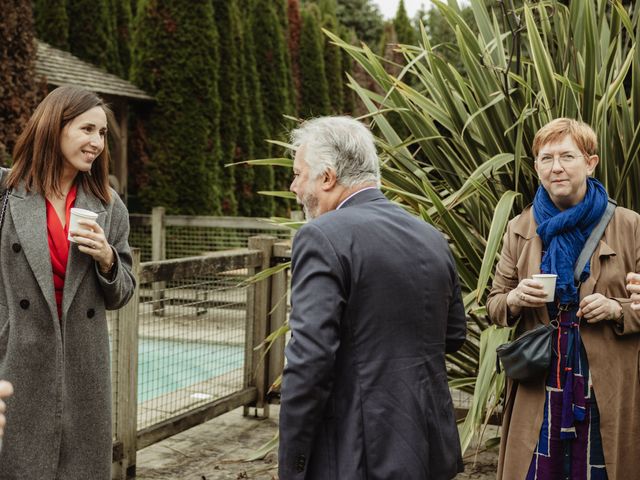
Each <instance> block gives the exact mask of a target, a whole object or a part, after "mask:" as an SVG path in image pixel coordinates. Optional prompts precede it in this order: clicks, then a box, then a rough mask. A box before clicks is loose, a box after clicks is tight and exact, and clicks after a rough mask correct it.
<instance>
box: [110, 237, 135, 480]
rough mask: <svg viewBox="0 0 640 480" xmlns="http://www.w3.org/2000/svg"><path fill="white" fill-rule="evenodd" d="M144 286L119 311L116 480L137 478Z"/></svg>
mask: <svg viewBox="0 0 640 480" xmlns="http://www.w3.org/2000/svg"><path fill="white" fill-rule="evenodd" d="M132 253H133V268H132V271H133V275H134V276H135V278H136V279H137V278H139V272H140V249H138V248H134V249H132ZM139 303H140V284H139V283H136V288H135V291H134V294H133V297H132V298H131V300H130V301H129V303H128V304H127V305H125V306H124V307H122V308H121V309H120V310H119V312H118V320H117V322H118V328H117V331H116V336H115V338H114V339H113V341H114V343H115V344H116V349H115V355H116V357H115V358H116V372H115V377H116V402H115V405H114V410H115V418H116V422H115V429H114V432H115V437H116V441H117V442H118V443H120V444H121V445H122V447H121V452H122V458H120V459H119V460H118V461H117V462H116V463H114V464H113V468H112V472H113V473H112V479H113V480H116V479H117V480H124V479H126V478H133V477H135V471H136V452H137V445H136V440H137V429H138V305H139Z"/></svg>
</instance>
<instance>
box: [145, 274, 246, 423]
mask: <svg viewBox="0 0 640 480" xmlns="http://www.w3.org/2000/svg"><path fill="white" fill-rule="evenodd" d="M245 279H246V270H245V271H244V272H241V271H237V272H224V273H221V274H213V275H202V276H198V277H194V278H189V279H185V280H183V281H172V282H168V283H167V284H166V286H165V287H164V288H158V287H157V286H156V285H154V284H153V283H149V284H145V285H142V286H141V291H140V306H139V311H140V314H139V330H138V335H139V336H138V339H139V340H138V429H143V428H146V427H148V426H150V425H154V424H156V423H159V422H161V421H164V420H166V419H168V418H171V417H173V416H176V415H179V414H181V413H183V412H186V411H188V410H191V409H193V408H196V407H198V406H199V405H203V404H206V403H209V402H211V401H213V400H216V399H218V398H222V397H224V396H226V395H229V394H231V393H233V392H235V391H237V390H240V389H241V388H242V387H243V381H244V368H245V358H244V357H245V355H244V352H245V338H246V323H247V322H246V312H247V289H246V287H239V286H238V284H239V283H240V282H242V281H243V280H245Z"/></svg>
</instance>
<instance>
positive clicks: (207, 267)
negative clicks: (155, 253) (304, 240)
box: [139, 248, 262, 284]
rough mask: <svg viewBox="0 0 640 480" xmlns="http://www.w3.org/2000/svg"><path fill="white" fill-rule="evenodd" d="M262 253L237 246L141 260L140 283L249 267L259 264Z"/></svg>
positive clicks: (178, 278)
mask: <svg viewBox="0 0 640 480" xmlns="http://www.w3.org/2000/svg"><path fill="white" fill-rule="evenodd" d="M261 262H262V253H261V252H260V251H257V250H248V249H246V248H239V249H236V250H224V251H220V252H212V253H207V254H206V255H201V256H198V257H184V258H175V259H171V260H163V261H160V262H143V263H142V264H141V265H140V276H139V281H140V283H142V284H144V283H150V282H158V281H162V280H180V279H183V278H192V277H197V276H199V275H212V274H214V273H220V272H226V271H229V270H238V269H242V268H251V267H255V266H256V265H260V264H261Z"/></svg>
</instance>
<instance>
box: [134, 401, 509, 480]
mask: <svg viewBox="0 0 640 480" xmlns="http://www.w3.org/2000/svg"><path fill="white" fill-rule="evenodd" d="M277 429H278V407H277V406H272V407H271V416H270V418H268V419H259V418H254V417H243V416H242V409H241V408H240V409H237V410H234V411H232V412H229V413H227V414H225V415H222V416H220V417H218V418H215V419H213V420H211V421H209V422H207V423H205V424H202V425H199V426H197V427H194V428H192V429H190V430H188V431H186V432H183V433H180V434H178V435H175V436H173V437H171V438H168V439H166V440H164V441H162V442H159V443H157V444H155V445H152V446H150V447H147V448H145V449H143V450H141V451H139V452H138V458H137V477H136V478H138V479H143V480H222V479H224V480H241V479H251V480H274V479H277V475H276V473H277V468H276V462H277V455H276V452H275V451H274V452H271V453H269V454H267V456H266V457H265V458H264V459H262V460H256V461H253V462H248V461H246V460H245V459H247V458H248V457H249V456H251V455H252V454H254V453H255V452H256V451H257V450H258V449H259V448H260V447H261V446H262V445H264V444H266V443H267V442H268V441H269V440H271V439H272V438H273V437H274V435H275V433H276V431H277ZM497 459H498V454H497V450H489V451H481V452H479V453H478V454H477V456H476V452H475V449H473V448H470V449H469V452H468V454H467V456H466V457H465V472H464V473H461V474H460V475H458V476H457V477H456V479H457V480H493V479H494V478H495V476H496V473H495V472H496V462H497Z"/></svg>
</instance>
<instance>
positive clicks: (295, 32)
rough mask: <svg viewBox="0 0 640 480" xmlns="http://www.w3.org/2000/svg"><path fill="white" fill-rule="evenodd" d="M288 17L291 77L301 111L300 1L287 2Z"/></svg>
mask: <svg viewBox="0 0 640 480" xmlns="http://www.w3.org/2000/svg"><path fill="white" fill-rule="evenodd" d="M287 17H288V26H289V30H288V36H287V42H288V50H289V55H290V56H291V77H292V78H293V89H294V93H295V106H296V111H298V110H299V109H300V100H301V99H300V30H301V28H302V25H301V23H302V20H301V18H300V1H299V0H287Z"/></svg>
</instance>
